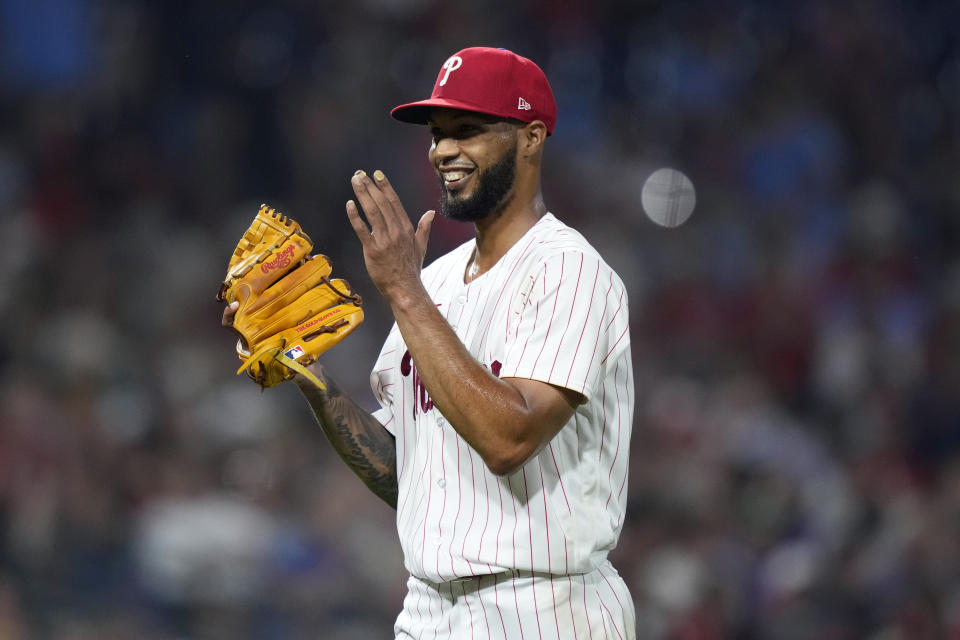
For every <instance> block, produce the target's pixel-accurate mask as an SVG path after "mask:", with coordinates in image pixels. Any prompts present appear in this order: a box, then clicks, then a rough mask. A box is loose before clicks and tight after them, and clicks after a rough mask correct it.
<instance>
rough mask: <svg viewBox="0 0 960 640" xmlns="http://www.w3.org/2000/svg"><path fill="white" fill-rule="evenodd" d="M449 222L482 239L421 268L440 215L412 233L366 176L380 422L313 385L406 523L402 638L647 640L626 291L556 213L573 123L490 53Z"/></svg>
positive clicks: (443, 160)
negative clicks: (566, 123) (632, 541)
mask: <svg viewBox="0 0 960 640" xmlns="http://www.w3.org/2000/svg"><path fill="white" fill-rule="evenodd" d="M391 114H392V116H393V117H394V118H396V119H397V120H401V121H404V122H410V123H418V124H424V125H427V127H428V128H429V131H430V135H431V137H432V142H431V144H430V151H429V160H430V163H431V164H432V165H433V168H434V170H435V171H436V174H437V178H438V180H439V182H440V192H441V212H442V213H443V214H444V215H446V216H448V217H450V218H452V219H456V220H462V221H466V222H471V223H473V224H474V225H475V227H476V237H475V239H473V240H471V241H469V242H467V243H465V244H463V245H462V246H460V247H458V248H456V249H454V250H453V251H451V252H450V253H448V254H447V255H445V256H443V257H441V258H439V259H438V260H436V261H435V262H433V263H432V264H430V265H429V266H427V267H426V268H423V267H422V263H423V257H424V254H425V250H426V245H427V238H428V235H429V232H430V225H431V223H432V221H433V216H434V212H433V211H428V212H426V213H425V214H424V215H423V216H422V217H421V218H420V220H419V223H418V225H417V227H416V228H414V227H413V225H412V224H411V222H410V220H409V218H408V216H407V214H406V212H405V210H404V208H403V206H402V205H401V203H400V200H399V199H398V197H397V194H396V193H395V191H394V189H393V188H392V187H391V185H390V182H389V180H388V179H387V177H386V176H385V175H384V174H383V173H382V172H381V171H374V172H373V175H367V174H366V173H365V172H363V171H358V172H356V174H354V176H353V177H352V179H351V183H352V187H353V190H354V193H355V194H356V199H355V200H351V201H350V202H348V203H347V206H346V209H347V216H348V218H349V221H350V223H351V225H352V226H353V229H354V231H355V232H356V234H357V236H358V237H359V239H360V241H361V243H362V245H363V252H364V259H365V262H366V267H367V270H368V271H369V274H370V277H371V279H372V280H373V282H374V284H375V285H376V286H377V288H378V289H379V290H380V292H381V294H382V295H383V296H384V297H385V299H386V301H387V302H388V303H389V305H390V308H391V310H392V312H393V315H394V317H395V320H396V323H395V324H394V326H393V327H392V329H391V331H390V333H389V335H388V336H387V339H386V342H385V344H384V346H383V349H382V351H381V353H380V356H379V358H378V360H377V362H376V364H375V366H374V368H373V373H372V374H371V376H370V381H371V386H372V388H373V392H374V394H375V395H376V398H377V400H378V401H379V404H380V407H381V408H380V409H379V410H378V411H376V412H375V413H374V414H370V413H368V412H366V411H364V410H363V409H362V408H361V407H360V406H359V405H357V404H356V403H355V402H354V401H352V400H351V399H350V398H348V397H346V396H344V395H343V393H342V392H341V391H340V389H339V388H338V387H337V385H336V384H335V383H334V382H333V381H332V380H331V379H330V377H329V375H327V373H326V372H325V371H324V370H323V368H322V366H320V365H319V364H315V365H312V367H311V368H310V370H311V371H312V372H313V373H314V375H316V377H317V378H318V379H320V380H323V382H324V384H325V385H326V388H325V389H321V388H319V387H318V386H317V385H316V384H314V383H312V382H311V381H310V380H309V379H308V378H306V377H304V376H300V375H298V376H297V377H296V378H295V380H296V383H297V385H298V386H299V388H300V389H301V391H302V393H303V395H304V396H305V397H306V399H307V401H308V402H309V403H310V405H311V407H312V409H313V411H314V413H315V415H316V416H317V418H318V420H319V422H320V424H321V426H322V427H323V429H324V431H325V433H326V434H327V436H328V438H329V440H330V441H331V443H332V444H333V446H334V448H335V449H336V450H337V452H338V453H339V455H340V456H341V457H342V458H343V459H344V460H345V461H346V463H347V464H348V465H349V466H350V467H351V468H352V469H353V470H354V472H355V473H356V474H357V475H358V476H359V477H360V478H361V479H362V480H363V481H364V482H365V483H366V484H367V486H368V487H369V488H370V489H371V490H372V491H373V492H374V493H376V494H377V495H378V496H380V497H381V498H383V499H384V500H385V501H386V502H387V503H388V504H390V505H392V506H394V507H395V508H396V509H397V528H398V531H399V535H400V541H401V546H402V548H403V553H404V563H405V566H406V568H407V570H408V571H409V573H410V578H409V581H408V594H407V596H406V598H405V600H404V603H403V610H402V612H401V613H400V615H399V617H398V618H397V621H396V625H395V627H394V633H395V635H396V637H397V638H510V639H517V640H521V639H524V638H526V639H533V638H538V639H540V638H544V639H546V638H557V639H560V638H563V639H566V638H581V639H587V638H593V639H594V640H597V639H599V638H616V639H621V640H622V639H625V638H633V637H635V614H634V606H633V602H632V600H631V597H630V593H629V591H628V590H627V587H626V585H625V584H624V581H623V580H622V579H621V577H620V576H619V575H618V574H617V572H616V571H615V570H614V568H613V567H612V566H611V564H610V563H609V561H608V560H607V554H608V553H609V551H610V550H611V549H613V548H614V546H615V545H616V543H617V538H618V536H619V534H620V531H621V528H622V525H623V517H624V511H625V506H626V482H627V459H628V451H629V444H630V431H631V422H632V413H633V373H632V367H631V359H630V336H629V332H628V328H629V319H628V313H627V297H626V291H625V288H624V285H623V283H622V282H621V280H620V278H619V277H618V276H617V274H616V273H614V271H613V270H612V269H611V268H610V267H609V266H608V265H607V264H606V263H605V262H604V261H603V259H602V258H601V256H600V255H599V254H598V253H597V251H596V250H595V249H594V248H593V247H591V246H590V244H588V243H587V241H586V240H585V239H584V238H583V236H581V235H580V234H579V233H578V232H576V231H575V230H573V229H571V228H570V227H568V226H566V225H565V224H563V223H562V222H561V221H560V220H559V219H558V218H557V217H555V216H554V215H553V214H552V213H550V212H549V211H548V210H547V208H546V205H545V203H544V199H543V196H542V194H541V187H540V166H541V159H542V156H543V152H544V147H545V145H546V142H547V138H548V136H550V134H551V133H552V132H553V129H554V124H555V122H556V104H555V102H554V97H553V93H552V91H551V89H550V86H549V84H548V82H547V79H546V77H545V75H544V73H543V71H542V70H541V69H540V68H539V67H538V66H537V65H536V64H534V63H533V62H531V61H530V60H528V59H526V58H523V57H520V56H518V55H516V54H515V53H513V52H511V51H507V50H504V49H493V48H485V47H475V48H469V49H464V50H462V51H459V52H458V53H456V54H455V55H452V56H450V57H449V58H448V59H447V60H446V61H445V62H444V63H443V65H442V67H441V69H440V72H439V74H438V76H437V80H436V83H435V84H434V88H433V92H432V95H431V96H430V98H428V99H426V100H422V101H419V102H413V103H410V104H404V105H401V106H398V107H396V108H395V109H393V111H392V112H391Z"/></svg>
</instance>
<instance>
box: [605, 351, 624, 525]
mask: <svg viewBox="0 0 960 640" xmlns="http://www.w3.org/2000/svg"><path fill="white" fill-rule="evenodd" d="M618 375H620V363H619V362H618V363H617V369H616V370H615V371H614V372H613V389H614V391H615V392H616V394H617V448H616V449H615V450H614V452H613V460H611V461H610V472H609V473H608V474H607V483H608V484H610V495H609V496H607V502H606V504H604V507H608V506H610V500H611V499H612V498H613V484H611V479H612V478H613V467H614V465H615V464H616V462H617V456H618V455H620V431H621V429H620V424H621V422H622V420H621V418H622V417H623V415H622V414H621V412H620V389H618V388H617V376H618Z"/></svg>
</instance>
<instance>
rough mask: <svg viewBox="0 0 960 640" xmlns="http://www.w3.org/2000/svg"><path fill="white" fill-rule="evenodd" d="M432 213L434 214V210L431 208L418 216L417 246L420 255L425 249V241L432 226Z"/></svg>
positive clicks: (428, 237)
mask: <svg viewBox="0 0 960 640" xmlns="http://www.w3.org/2000/svg"><path fill="white" fill-rule="evenodd" d="M434 215H436V212H435V211H434V210H432V209H431V210H430V211H427V212H426V213H425V214H423V215H422V216H420V222H419V223H417V233H416V236H417V248H418V249H419V250H420V254H421V255H423V254H424V253H426V251H427V241H428V240H429V239H430V228H431V227H432V226H433V217H434Z"/></svg>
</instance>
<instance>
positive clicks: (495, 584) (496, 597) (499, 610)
mask: <svg viewBox="0 0 960 640" xmlns="http://www.w3.org/2000/svg"><path fill="white" fill-rule="evenodd" d="M499 582H500V579H499V578H498V577H497V574H493V604H494V606H496V608H497V613H498V614H500V628H501V629H503V637H504V638H506V637H507V625H506V624H504V622H503V608H502V607H501V606H500V595H499V591H498V589H497V587H499V584H498V583H499ZM520 633H523V628H522V627H521V628H520Z"/></svg>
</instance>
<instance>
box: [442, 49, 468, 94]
mask: <svg viewBox="0 0 960 640" xmlns="http://www.w3.org/2000/svg"><path fill="white" fill-rule="evenodd" d="M462 64H463V58H461V57H460V56H450V57H449V58H447V61H446V62H444V63H443V68H444V69H446V70H447V72H446V73H445V74H443V80H441V81H440V84H439V86H441V87H442V86H443V85H445V84H447V79H448V78H449V77H450V73H451V72H453V71H456V70H457V69H459V68H460V65H462Z"/></svg>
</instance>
